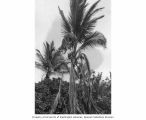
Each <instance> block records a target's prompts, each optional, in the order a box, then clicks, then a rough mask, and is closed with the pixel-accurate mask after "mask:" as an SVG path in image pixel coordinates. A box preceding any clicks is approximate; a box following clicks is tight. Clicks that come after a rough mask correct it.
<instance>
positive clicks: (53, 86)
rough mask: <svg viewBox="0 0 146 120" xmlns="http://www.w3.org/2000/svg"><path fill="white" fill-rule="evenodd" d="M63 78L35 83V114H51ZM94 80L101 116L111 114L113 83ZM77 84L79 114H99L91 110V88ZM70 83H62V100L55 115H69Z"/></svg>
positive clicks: (96, 100)
mask: <svg viewBox="0 0 146 120" xmlns="http://www.w3.org/2000/svg"><path fill="white" fill-rule="evenodd" d="M60 79H61V78H53V79H52V80H51V79H44V80H43V81H41V82H39V83H35V114H49V113H50V110H51V107H52V105H53V103H54V100H55V97H56V94H57V93H58V90H59V81H60ZM91 79H92V81H93V82H92V84H93V85H92V97H93V101H94V102H95V104H96V105H95V106H96V109H98V110H99V114H111V81H110V80H108V81H106V82H104V81H101V76H96V77H95V76H94V77H93V78H91ZM99 82H100V83H99ZM84 87H85V90H86V91H83V85H80V84H77V85H76V88H77V100H78V104H79V109H80V110H81V113H80V112H77V114H97V113H96V111H95V110H94V109H91V111H90V110H89V107H88V102H89V96H88V95H89V94H88V90H89V87H88V86H86V85H84ZM68 90H69V83H68V82H66V81H63V82H62V89H61V98H60V100H59V103H58V105H57V108H56V110H55V112H54V114H69V113H70V107H69V94H68Z"/></svg>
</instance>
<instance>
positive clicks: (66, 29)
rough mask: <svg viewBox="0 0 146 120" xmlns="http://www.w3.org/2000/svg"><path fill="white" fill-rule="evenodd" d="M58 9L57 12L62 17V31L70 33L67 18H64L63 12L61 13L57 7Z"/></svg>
mask: <svg viewBox="0 0 146 120" xmlns="http://www.w3.org/2000/svg"><path fill="white" fill-rule="evenodd" d="M58 9H59V13H60V15H61V17H62V20H63V24H62V25H63V29H64V30H63V32H64V33H70V32H71V27H70V24H69V22H68V20H67V19H66V17H65V16H64V13H63V11H62V10H61V9H60V8H59V7H58Z"/></svg>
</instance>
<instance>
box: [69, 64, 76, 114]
mask: <svg viewBox="0 0 146 120" xmlns="http://www.w3.org/2000/svg"><path fill="white" fill-rule="evenodd" d="M74 75H75V74H74V68H73V64H72V63H71V68H70V84H69V104H70V114H75V113H76V91H75V90H76V89H75V87H76V86H75V79H74Z"/></svg>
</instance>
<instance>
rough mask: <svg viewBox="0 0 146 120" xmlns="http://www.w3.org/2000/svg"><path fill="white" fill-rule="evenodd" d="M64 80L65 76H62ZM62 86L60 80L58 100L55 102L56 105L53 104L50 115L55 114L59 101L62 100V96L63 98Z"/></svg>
mask: <svg viewBox="0 0 146 120" xmlns="http://www.w3.org/2000/svg"><path fill="white" fill-rule="evenodd" d="M62 78H63V75H62ZM61 85H62V79H60V84H59V91H58V93H57V95H56V98H55V100H54V103H53V106H52V108H51V111H50V114H53V113H54V112H55V110H56V108H57V105H58V103H59V100H60V96H61Z"/></svg>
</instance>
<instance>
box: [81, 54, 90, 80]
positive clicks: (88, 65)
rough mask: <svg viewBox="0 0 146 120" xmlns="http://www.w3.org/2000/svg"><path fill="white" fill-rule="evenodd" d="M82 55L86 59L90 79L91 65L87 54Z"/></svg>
mask: <svg viewBox="0 0 146 120" xmlns="http://www.w3.org/2000/svg"><path fill="white" fill-rule="evenodd" d="M81 54H82V56H83V57H84V59H85V63H86V67H87V70H88V74H89V77H90V75H91V69H90V64H89V61H88V58H87V56H86V54H84V53H81Z"/></svg>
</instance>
